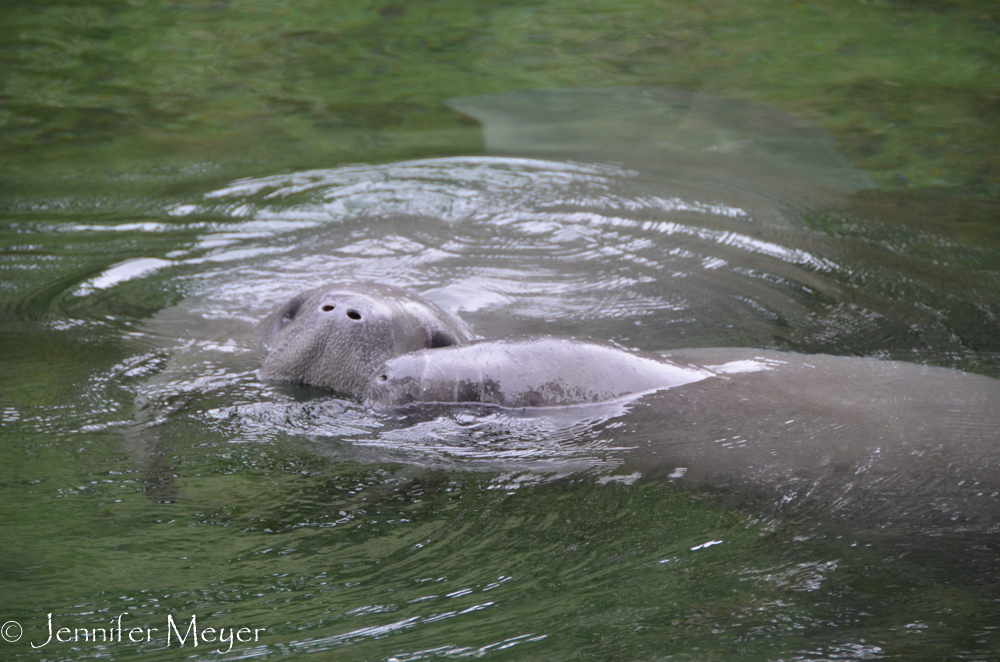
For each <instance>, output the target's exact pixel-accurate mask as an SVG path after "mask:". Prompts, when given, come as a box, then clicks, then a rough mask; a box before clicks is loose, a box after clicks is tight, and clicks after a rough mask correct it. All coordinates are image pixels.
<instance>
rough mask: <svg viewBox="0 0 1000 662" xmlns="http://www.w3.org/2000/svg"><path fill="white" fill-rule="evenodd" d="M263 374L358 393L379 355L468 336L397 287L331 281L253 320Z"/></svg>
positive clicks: (462, 326)
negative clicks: (263, 354)
mask: <svg viewBox="0 0 1000 662" xmlns="http://www.w3.org/2000/svg"><path fill="white" fill-rule="evenodd" d="M257 333H258V338H259V340H260V342H261V344H262V345H263V347H264V348H265V350H267V356H266V358H265V359H264V363H263V365H262V367H261V369H260V372H259V374H260V376H261V377H262V378H263V379H268V380H275V381H285V382H293V383H300V384H308V385H311V386H318V387H321V388H328V389H332V390H334V391H339V392H344V393H351V394H360V393H361V392H362V390H363V389H364V386H365V384H366V383H367V382H368V379H369V377H370V376H371V375H372V373H373V372H374V371H375V369H376V368H377V367H378V366H379V365H380V364H381V363H383V362H384V361H386V360H387V359H390V358H392V357H394V356H398V355H400V354H405V353H407V352H414V351H417V350H422V349H428V348H436V347H449V346H452V345H460V344H463V343H466V342H468V341H470V340H471V339H472V338H473V334H472V330H471V329H470V328H469V326H468V325H467V324H466V323H465V322H463V321H462V320H461V319H459V318H458V317H456V316H454V315H452V314H450V313H448V312H446V311H445V310H443V309H442V308H440V307H439V306H437V305H435V304H434V303H432V302H430V301H428V300H427V299H425V298H424V297H422V296H420V295H419V294H416V293H415V292H411V291H409V290H406V289H404V288H401V287H395V286H392V285H382V284H377V283H337V284H333V285H328V286H325V287H319V288H316V289H312V290H308V291H305V292H302V293H300V294H298V295H296V296H294V297H292V298H291V299H290V300H289V301H288V302H287V303H285V304H284V305H283V306H281V307H280V308H278V309H277V310H276V311H274V312H273V313H272V314H271V315H269V316H268V317H266V318H265V319H263V320H261V322H260V323H259V324H258V327H257Z"/></svg>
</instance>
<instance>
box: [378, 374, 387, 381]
mask: <svg viewBox="0 0 1000 662" xmlns="http://www.w3.org/2000/svg"><path fill="white" fill-rule="evenodd" d="M378 380H379V381H380V382H387V381H389V376H388V375H379V376H378Z"/></svg>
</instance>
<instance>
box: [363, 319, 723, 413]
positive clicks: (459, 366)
mask: <svg viewBox="0 0 1000 662" xmlns="http://www.w3.org/2000/svg"><path fill="white" fill-rule="evenodd" d="M713 374H714V373H712V372H710V371H707V370H704V369H701V368H697V367H693V366H689V365H683V364H675V363H672V362H670V361H667V360H665V359H664V358H663V357H662V356H660V355H657V354H649V353H645V352H640V351H638V350H629V349H626V348H624V347H622V346H620V345H617V344H615V343H612V342H607V341H600V340H580V339H576V338H556V337H551V336H532V337H524V338H509V339H503V340H493V341H483V342H478V343H474V344H472V345H467V346H465V347H461V348H454V349H453V350H450V351H443V350H427V351H422V352H414V353H412V354H404V355H402V356H397V357H395V358H393V359H390V360H388V361H387V362H386V363H385V364H384V365H382V366H381V367H380V368H379V369H378V370H377V371H376V372H375V374H374V375H373V377H372V379H371V380H370V381H369V382H368V386H367V387H366V389H365V393H364V401H365V404H366V405H367V406H368V407H370V408H372V409H375V410H383V411H384V410H389V409H395V408H399V407H405V406H407V405H413V404H419V403H427V404H431V403H433V404H461V403H477V404H485V405H496V406H498V407H505V408H509V409H519V408H524V407H561V406H569V405H578V404H597V403H601V402H610V401H613V400H618V399H620V398H623V397H629V396H632V395H636V394H640V393H646V392H649V391H655V390H659V389H664V388H671V387H675V386H681V385H683V384H689V383H691V382H696V381H700V380H702V379H705V378H707V377H711V376H712V375H713Z"/></svg>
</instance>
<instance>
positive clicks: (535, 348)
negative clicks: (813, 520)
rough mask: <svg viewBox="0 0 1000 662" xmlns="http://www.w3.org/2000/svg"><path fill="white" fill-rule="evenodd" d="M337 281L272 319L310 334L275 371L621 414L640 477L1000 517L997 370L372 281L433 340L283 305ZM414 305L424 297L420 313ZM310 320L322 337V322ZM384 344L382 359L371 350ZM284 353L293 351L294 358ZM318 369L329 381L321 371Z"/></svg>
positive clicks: (849, 514) (271, 361) (865, 506)
mask: <svg viewBox="0 0 1000 662" xmlns="http://www.w3.org/2000/svg"><path fill="white" fill-rule="evenodd" d="M336 290H337V288H333V289H332V290H331V289H320V290H316V291H313V292H310V293H305V294H304V295H300V296H298V297H295V298H294V299H293V300H292V302H290V303H289V305H287V306H285V307H283V308H281V309H279V311H277V312H276V313H274V314H273V315H272V316H270V317H268V318H267V319H265V320H264V321H263V322H262V323H261V325H260V330H261V336H262V338H263V339H264V340H265V342H267V341H268V340H269V339H273V337H274V335H275V329H278V331H277V333H279V334H280V333H282V332H283V331H284V332H286V333H289V334H292V333H294V336H295V337H296V338H297V339H296V340H295V345H296V347H299V348H301V349H300V350H299V351H298V352H297V353H286V352H282V351H281V350H280V348H281V345H280V343H279V344H276V345H274V349H272V350H271V354H270V355H269V356H268V357H267V359H266V360H265V363H264V366H265V367H264V368H263V369H262V370H261V375H262V376H263V377H265V378H267V379H286V378H285V377H284V375H289V374H293V375H294V376H293V377H292V378H291V381H299V382H304V383H312V384H313V385H317V386H326V385H327V384H329V383H336V384H337V386H335V387H334V388H338V389H340V390H342V391H347V392H350V393H352V394H353V395H355V397H359V398H362V399H363V401H364V403H365V405H366V407H368V408H370V409H372V410H374V411H376V412H380V413H381V414H383V415H388V416H390V417H392V416H398V415H405V416H410V417H413V416H414V415H416V416H417V418H419V417H420V416H421V415H423V416H428V417H432V416H435V415H440V414H441V412H442V411H444V412H451V413H452V414H454V412H464V413H466V414H467V413H468V412H469V411H470V410H472V411H473V413H474V415H475V414H479V415H482V414H489V413H490V412H496V411H502V412H504V414H505V417H504V421H505V424H507V425H512V426H514V427H516V426H517V424H518V421H519V420H524V421H527V420H529V419H532V418H538V417H543V418H544V417H554V418H558V419H559V420H561V421H562V422H563V423H566V422H567V421H572V424H576V425H578V424H580V422H581V421H582V422H584V424H585V425H591V426H593V427H595V428H602V429H603V430H607V429H609V428H612V427H614V432H613V434H614V439H615V441H616V443H617V446H616V451H615V453H616V455H617V459H618V460H619V462H618V464H617V466H616V468H615V469H614V472H615V473H616V474H617V475H619V476H629V477H631V479H634V478H636V477H639V476H641V477H645V478H650V479H660V480H669V481H674V482H677V483H678V484H682V485H685V486H690V487H695V488H710V489H723V490H728V491H729V492H730V494H731V495H732V496H734V497H738V498H739V499H742V500H746V499H763V500H764V501H765V502H769V503H778V504H793V506H794V507H795V508H798V509H799V510H803V511H806V512H814V511H822V512H823V513H825V514H826V516H832V517H834V518H845V519H849V520H850V521H852V522H854V523H856V522H857V521H858V520H863V521H864V523H867V524H870V525H872V526H874V527H876V528H885V527H894V526H897V525H900V526H908V525H915V526H918V527H919V528H920V529H921V530H922V531H928V530H939V529H947V530H956V529H958V530H963V529H967V530H977V531H989V530H992V529H994V528H996V527H1000V474H998V471H997V468H998V466H1000V407H998V405H1000V382H998V381H997V380H995V379H992V378H989V377H985V376H980V375H973V374H969V373H965V372H961V371H958V370H953V369H949V368H939V367H928V366H922V365H917V364H910V363H904V362H899V361H883V360H877V359H865V358H853V357H835V356H826V355H800V354H794V353H789V352H776V351H769V350H754V349H735V348H734V349H730V348H712V349H687V350H675V351H670V352H665V353H662V354H657V353H650V352H640V351H638V350H630V349H627V348H624V347H622V346H619V345H617V344H615V343H612V342H607V341H598V340H587V339H575V338H559V337H551V336H532V337H515V338H501V339H492V340H478V341H472V342H469V341H470V339H471V338H472V335H471V332H470V331H468V329H467V327H464V326H462V325H461V324H460V322H458V321H457V320H456V319H454V318H452V317H451V316H449V315H447V314H443V313H440V312H437V311H435V307H433V304H429V302H425V303H424V304H423V306H421V305H420V297H419V295H416V294H413V293H405V291H402V290H399V289H398V288H387V287H386V286H381V285H374V284H351V285H347V286H339V291H343V292H345V293H346V292H349V293H350V295H351V296H355V297H360V296H364V297H365V299H366V301H367V302H368V303H367V305H369V306H370V308H368V309H366V310H369V309H370V310H375V309H381V310H384V311H385V313H384V316H383V317H382V318H381V319H380V321H379V326H380V328H382V327H385V326H388V327H392V326H393V325H395V324H398V325H399V326H400V329H399V330H400V333H401V334H402V335H403V337H405V338H408V339H413V338H423V339H424V340H423V342H424V343H425V344H424V346H422V347H415V348H413V346H414V345H419V344H420V343H419V342H415V341H412V340H407V341H406V342H405V343H396V344H394V340H393V338H394V337H393V334H392V333H390V332H384V333H382V334H381V335H380V336H378V337H376V336H374V335H367V334H362V335H360V336H344V337H343V338H337V339H334V338H332V337H331V335H334V334H335V333H336V332H337V331H338V330H339V328H340V327H338V328H331V327H329V326H325V325H322V324H317V323H316V322H315V321H312V320H309V319H308V318H301V319H292V320H290V321H288V320H287V317H288V315H287V313H286V312H282V311H287V310H289V309H297V310H301V306H302V305H303V304H302V302H303V301H307V302H308V306H310V307H312V308H314V309H316V310H318V311H320V312H321V313H322V312H324V311H323V307H324V306H325V305H327V304H325V303H323V302H324V301H325V300H326V299H324V296H328V293H329V292H331V291H336ZM401 292H404V293H405V294H400V293H401ZM317 293H319V294H317ZM382 296H386V297H387V298H388V300H389V301H398V300H399V299H398V297H400V296H402V298H403V300H405V301H406V302H407V306H396V305H390V303H389V302H388V301H387V302H386V304H385V305H384V306H383V307H381V308H380V307H379V306H378V302H379V300H380V297H382ZM414 309H416V310H422V311H424V313H423V314H419V315H413V313H412V311H413V310H414ZM428 311H435V313H437V314H428ZM327 312H328V311H327ZM366 314H367V313H366ZM442 314H443V315H444V316H442ZM346 319H350V318H346ZM355 321H356V320H355ZM437 324H444V325H445V326H446V327H447V328H448V329H449V330H450V332H451V333H452V336H451V338H452V339H453V340H454V342H450V343H448V344H447V345H446V346H445V345H444V344H439V345H435V344H434V343H433V341H432V340H431V339H432V338H433V333H432V332H430V329H431V328H437V327H435V325H437ZM341 326H342V327H346V328H347V329H350V328H351V327H350V325H349V324H347V323H341ZM278 327H282V328H278ZM300 327H301V328H300ZM313 334H318V335H319V336H320V338H318V339H314V340H313V339H310V337H311V336H312V335H313ZM407 347H411V348H413V349H406V348H407ZM376 355H378V356H384V357H386V359H385V360H384V362H383V363H381V364H377V365H376V364H375V362H374V359H373V358H372V357H374V356H376ZM286 356H287V357H291V356H294V357H295V358H294V363H293V361H292V359H290V358H286ZM286 363H289V364H293V365H294V366H297V367H296V368H295V369H294V370H286V369H285V365H284V364H286ZM337 373H341V374H340V375H339V376H338V377H336V378H334V377H331V375H334V374H337ZM314 375H319V376H321V377H320V378H321V379H322V380H324V381H323V383H320V382H318V381H313V382H310V379H312V377H313V376H314ZM358 385H360V386H358ZM446 415H447V414H446ZM786 507H787V506H786Z"/></svg>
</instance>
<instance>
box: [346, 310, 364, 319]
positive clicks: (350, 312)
mask: <svg viewBox="0 0 1000 662" xmlns="http://www.w3.org/2000/svg"><path fill="white" fill-rule="evenodd" d="M347 316H348V317H350V318H351V319H352V320H359V319H361V313H359V312H358V311H356V310H348V311H347Z"/></svg>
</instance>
